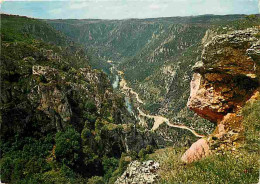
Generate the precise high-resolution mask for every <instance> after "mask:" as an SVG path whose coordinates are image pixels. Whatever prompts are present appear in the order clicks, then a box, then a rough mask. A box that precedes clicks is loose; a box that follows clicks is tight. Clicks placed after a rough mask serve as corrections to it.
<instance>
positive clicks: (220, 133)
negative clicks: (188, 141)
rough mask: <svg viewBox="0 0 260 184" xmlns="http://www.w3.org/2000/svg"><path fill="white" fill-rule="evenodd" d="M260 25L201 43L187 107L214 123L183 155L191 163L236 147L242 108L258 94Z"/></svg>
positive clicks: (241, 124)
mask: <svg viewBox="0 0 260 184" xmlns="http://www.w3.org/2000/svg"><path fill="white" fill-rule="evenodd" d="M259 33H260V29H259V27H254V28H249V29H246V30H240V31H234V32H231V33H227V34H222V35H217V36H215V37H213V38H212V39H211V40H210V41H207V42H204V49H203V52H202V57H201V61H199V62H197V63H196V65H195V66H194V67H193V69H194V72H195V73H194V74H193V78H192V81H191V84H190V87H191V92H190V97H189V100H188V103H187V106H188V107H189V108H190V109H191V110H193V111H194V112H196V113H197V114H198V115H199V116H201V117H203V118H205V119H208V120H210V121H211V122H214V123H216V124H217V127H216V129H215V131H214V132H213V133H212V134H211V135H209V136H208V137H205V138H202V139H200V140H198V141H197V142H195V143H194V144H193V145H192V146H191V147H190V148H189V149H188V150H187V151H186V152H185V153H184V155H183V156H182V158H181V159H182V161H184V162H186V163H191V162H193V161H196V160H199V159H201V158H203V157H206V156H208V155H210V154H212V153H214V152H218V151H220V152H221V151H223V150H230V149H232V150H235V149H236V148H237V147H239V146H240V145H241V144H242V142H243V139H244V137H243V130H244V128H243V123H242V121H243V116H242V114H241V108H242V107H243V106H244V105H245V104H246V103H247V101H248V100H249V99H255V98H257V96H259V86H260V85H259V84H260V83H259V77H260V67H259V65H260V40H259Z"/></svg>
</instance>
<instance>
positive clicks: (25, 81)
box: [0, 15, 133, 184]
mask: <svg viewBox="0 0 260 184" xmlns="http://www.w3.org/2000/svg"><path fill="white" fill-rule="evenodd" d="M1 21H2V28H3V29H2V34H1V39H2V42H1V44H2V45H1V62H2V63H1V109H0V110H1V111H0V113H1V141H0V146H1V159H0V164H1V181H2V182H7V183H57V184H59V183H87V181H88V183H100V182H101V183H104V182H107V181H108V180H109V178H110V177H111V175H112V173H113V172H114V170H116V168H117V166H118V160H119V159H120V157H121V153H122V152H123V151H124V146H123V144H124V142H122V141H121V137H122V136H123V133H122V131H120V130H121V128H120V126H117V124H119V123H122V120H124V121H125V122H129V123H132V122H133V121H132V119H131V118H130V115H129V114H128V112H127V110H126V108H125V107H124V101H123V97H122V96H119V95H117V94H114V93H113V91H112V87H111V85H110V82H109V80H108V78H107V76H106V75H105V74H104V73H103V72H100V71H97V70H92V69H91V68H90V67H89V65H88V63H89V62H90V60H91V59H93V58H94V57H93V56H89V54H88V52H85V49H82V47H80V46H79V45H77V44H74V43H73V42H71V41H69V40H68V39H67V38H66V36H64V35H63V34H62V33H60V32H58V31H56V30H54V29H53V28H52V27H51V26H50V25H48V24H47V23H46V22H44V21H41V20H36V19H29V18H26V17H19V16H11V15H2V17H1ZM94 99H95V100H96V101H95V100H94ZM108 125H109V126H108ZM111 127H112V128H111ZM113 127H114V128H113ZM103 176H104V177H103ZM89 178H90V179H89ZM88 179H89V180H88Z"/></svg>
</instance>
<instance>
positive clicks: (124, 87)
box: [109, 61, 204, 137]
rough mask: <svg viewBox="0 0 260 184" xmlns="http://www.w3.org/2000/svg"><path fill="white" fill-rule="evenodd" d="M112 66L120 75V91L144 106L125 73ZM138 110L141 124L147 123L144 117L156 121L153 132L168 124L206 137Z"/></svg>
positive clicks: (197, 135) (161, 117)
mask: <svg viewBox="0 0 260 184" xmlns="http://www.w3.org/2000/svg"><path fill="white" fill-rule="evenodd" d="M109 63H110V64H111V65H112V66H113V69H114V70H115V71H117V73H118V75H119V76H120V79H121V80H120V83H119V86H120V90H121V91H122V92H123V93H124V94H125V95H127V93H131V94H132V95H134V96H135V99H136V101H137V102H138V103H140V104H144V102H143V101H142V100H141V99H140V97H139V94H138V93H136V92H135V91H134V90H133V89H132V88H130V87H129V86H128V85H127V82H126V80H125V79H124V72H122V71H119V70H117V69H116V68H115V67H114V65H113V64H112V62H111V61H110V62H109ZM137 110H138V112H139V120H140V124H145V122H144V121H143V120H141V118H140V116H143V117H147V118H150V119H153V120H154V124H153V127H152V129H151V130H152V131H155V130H157V129H158V128H159V126H160V125H161V124H163V123H166V124H167V125H168V126H169V127H174V128H180V129H185V130H188V131H190V132H191V133H192V134H193V135H195V136H196V137H204V135H202V134H199V133H197V132H196V131H194V130H192V129H191V128H189V127H187V126H185V125H178V124H172V123H170V121H169V119H167V118H165V117H163V116H160V115H158V116H155V115H150V114H146V113H144V112H143V111H142V110H141V109H140V107H137Z"/></svg>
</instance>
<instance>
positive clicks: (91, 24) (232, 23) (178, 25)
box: [47, 15, 260, 134]
mask: <svg viewBox="0 0 260 184" xmlns="http://www.w3.org/2000/svg"><path fill="white" fill-rule="evenodd" d="M259 20H260V19H259V16H258V15H249V16H245V15H226V16H217V15H203V16H192V17H169V18H154V19H142V20H137V19H130V20H47V22H48V23H50V25H52V26H53V27H54V28H55V29H57V30H59V31H61V32H63V33H64V34H65V35H67V36H68V37H70V38H71V39H72V40H74V41H77V42H80V43H81V44H83V45H85V46H86V47H88V48H89V50H91V52H93V53H96V54H97V55H99V56H100V58H99V62H95V63H94V65H93V64H92V63H90V64H91V65H92V66H95V67H96V66H97V63H99V66H98V68H99V69H103V70H105V71H107V63H106V61H107V60H112V61H113V62H114V63H116V65H117V67H118V68H119V69H120V70H122V71H124V73H125V79H126V80H127V81H128V82H129V85H130V86H131V87H132V88H133V89H134V90H135V91H136V92H138V94H140V98H141V99H142V100H144V102H145V104H146V105H145V106H143V107H142V108H144V109H145V110H147V111H149V112H150V113H153V114H158V113H159V114H162V112H165V113H164V114H163V115H164V116H166V117H167V118H169V119H170V120H171V121H172V122H176V121H178V122H180V123H181V124H185V125H187V126H190V127H194V128H195V129H196V131H197V132H200V133H202V134H208V133H209V132H211V131H212V130H213V129H214V124H212V123H210V122H207V121H206V120H203V119H202V118H200V117H198V116H196V115H195V114H194V113H193V112H191V111H188V109H187V108H186V103H187V100H188V97H189V91H190V86H189V83H190V80H191V78H192V66H194V64H195V62H196V61H198V60H200V55H201V49H202V48H201V40H202V38H203V37H204V35H205V33H206V31H207V30H208V29H212V30H214V32H218V33H226V32H228V31H231V30H237V29H244V28H248V27H252V26H256V25H259Z"/></svg>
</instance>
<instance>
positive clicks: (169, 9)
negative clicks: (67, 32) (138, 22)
mask: <svg viewBox="0 0 260 184" xmlns="http://www.w3.org/2000/svg"><path fill="white" fill-rule="evenodd" d="M0 1H2V0H0ZM259 1H260V0H259ZM258 3H259V2H258V0H139V1H137V0H88V1H79V0H74V1H73V0H71V1H62V0H59V1H51V0H48V1H37V0H34V1H26V0H24V1H12V0H9V1H4V2H2V3H1V13H7V14H16V15H24V16H28V17H34V18H43V19H69V18H70V19H92V18H94V19H127V18H154V17H173V16H193V15H203V14H216V15H226V14H257V13H259V9H258V7H259V6H258V5H260V3H259V4H258ZM259 8H260V7H259Z"/></svg>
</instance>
